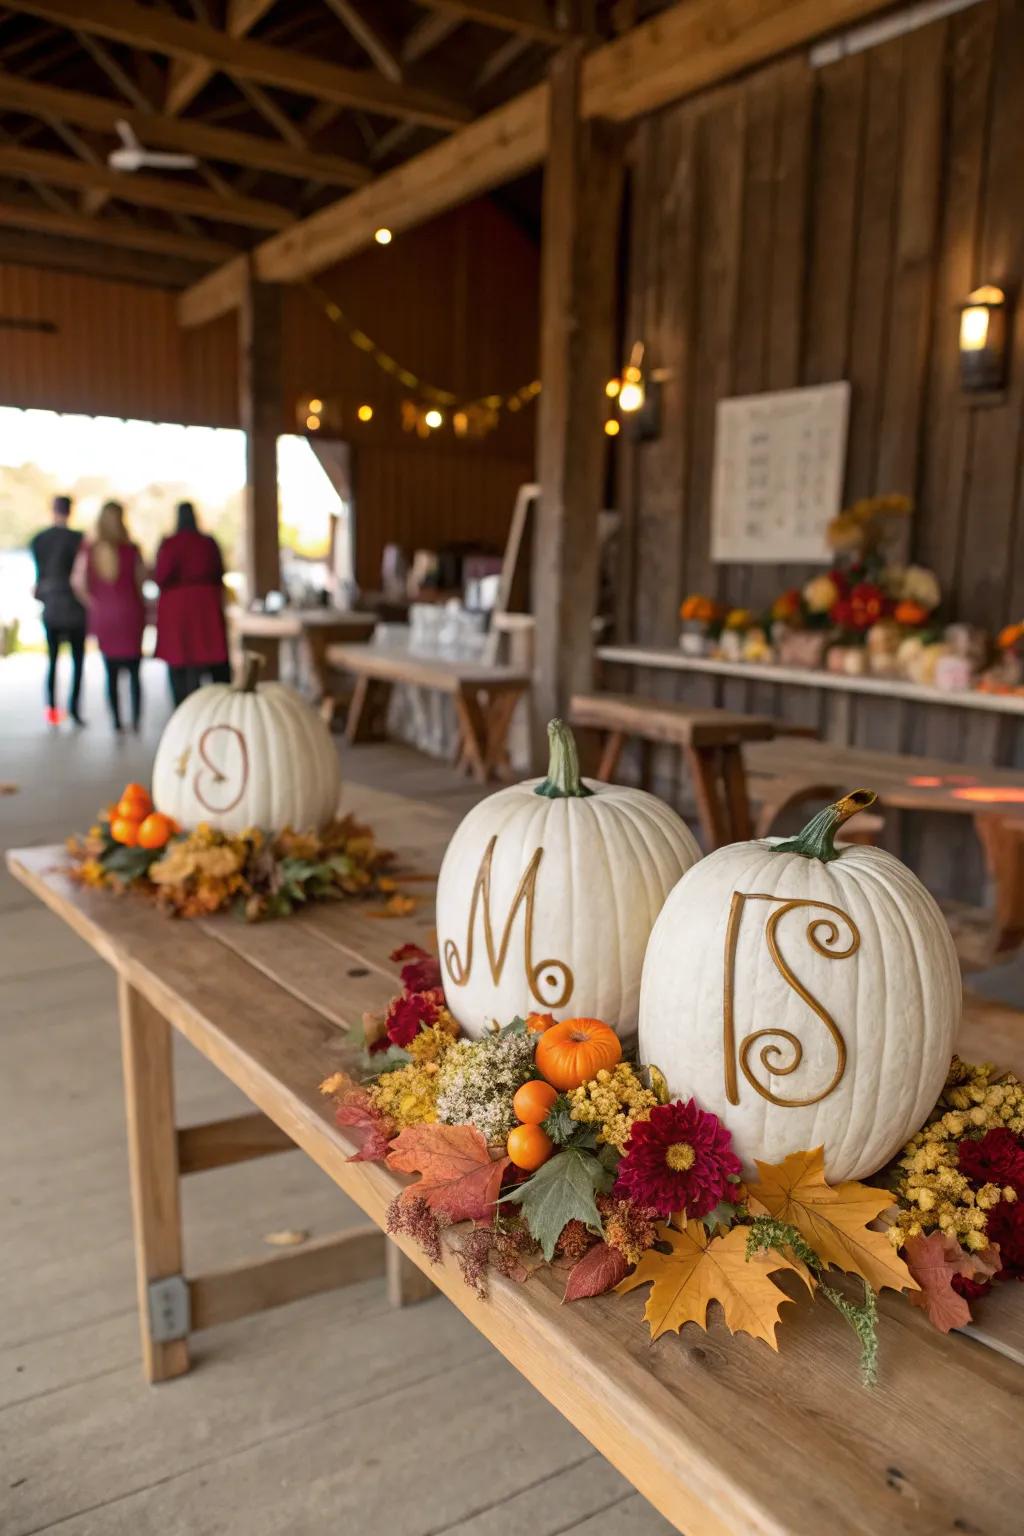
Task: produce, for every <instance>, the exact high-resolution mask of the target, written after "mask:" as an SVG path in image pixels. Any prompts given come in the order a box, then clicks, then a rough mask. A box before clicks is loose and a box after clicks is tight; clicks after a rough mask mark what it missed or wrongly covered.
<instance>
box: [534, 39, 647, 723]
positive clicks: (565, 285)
mask: <svg viewBox="0 0 1024 1536" xmlns="http://www.w3.org/2000/svg"><path fill="white" fill-rule="evenodd" d="M582 64H583V53H582V45H581V44H579V43H573V44H571V45H570V46H569V47H567V48H565V49H563V50H562V52H561V53H559V54H558V55H557V57H556V58H555V59H554V61H553V62H552V65H551V72H550V87H551V90H550V98H549V128H548V158H547V167H546V170H545V175H544V210H543V223H542V243H541V326H540V376H541V378H542V379H543V380H544V389H543V391H542V393H541V396H540V400H539V403H538V417H537V479H538V482H539V484H540V488H541V494H540V505H539V508H538V512H537V522H536V527H535V531H534V538H533V551H534V558H533V585H532V591H533V603H532V607H533V611H534V613H535V614H536V616H537V622H536V630H535V635H534V679H533V694H532V700H531V705H532V711H533V716H534V740H535V742H536V743H537V744H538V745H539V744H540V743H541V742H543V740H544V726H545V724H546V722H547V721H548V720H551V719H553V718H554V717H555V716H559V715H564V714H565V711H566V708H567V706H568V703H569V699H570V697H571V696H572V695H573V694H574V693H586V692H588V691H589V690H590V689H591V687H592V686H593V666H594V640H593V633H592V620H593V616H594V613H595V611H596V608H597V550H598V536H597V525H598V514H599V513H600V510H601V505H602V499H603V491H604V468H605V455H604V451H603V448H604V443H605V438H604V435H603V432H602V425H603V418H604V414H605V409H604V407H605V399H604V389H603V385H604V381H605V380H606V379H607V377H608V374H609V370H610V368H611V366H612V360H613V356H614V346H615V298H616V282H617V275H616V261H615V251H616V244H617V241H618V231H619V216H620V211H621V201H622V188H623V182H624V176H625V164H624V158H623V144H622V134H621V131H620V130H616V129H614V128H612V127H611V126H610V125H609V124H607V123H604V122H598V121H594V120H591V121H589V122H585V121H584V120H583V119H582V117H581V116H580V97H581V86H582Z"/></svg>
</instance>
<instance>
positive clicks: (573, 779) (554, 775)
mask: <svg viewBox="0 0 1024 1536" xmlns="http://www.w3.org/2000/svg"><path fill="white" fill-rule="evenodd" d="M548 749H549V756H548V776H547V778H546V779H544V781H543V782H542V783H540V784H538V785H537V788H536V789H535V790H534V794H537V795H547V797H548V799H549V800H571V799H577V800H579V799H582V798H583V797H584V796H586V795H592V794H593V793H594V791H593V790H592V789H588V788H587V786H586V785H585V784H584V782H583V780H582V779H581V778H580V760H579V756H578V755H577V752H576V738H575V737H574V736H573V734H572V731H570V729H569V727H568V726H567V725H566V724H565V722H564V721H563V720H549V721H548Z"/></svg>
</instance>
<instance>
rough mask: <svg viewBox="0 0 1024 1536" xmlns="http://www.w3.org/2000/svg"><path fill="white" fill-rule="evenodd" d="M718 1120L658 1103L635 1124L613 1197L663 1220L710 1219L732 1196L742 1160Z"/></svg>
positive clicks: (688, 1108) (693, 1109) (687, 1106)
mask: <svg viewBox="0 0 1024 1536" xmlns="http://www.w3.org/2000/svg"><path fill="white" fill-rule="evenodd" d="M731 1141H732V1138H731V1137H730V1135H729V1132H728V1131H727V1130H726V1129H725V1126H724V1125H723V1124H722V1122H721V1121H720V1120H719V1118H718V1116H717V1115H709V1114H707V1113H705V1111H704V1110H702V1109H698V1107H697V1105H696V1103H695V1102H694V1100H693V1099H690V1100H689V1101H688V1102H687V1103H686V1104H683V1103H682V1102H681V1101H679V1100H677V1101H676V1103H674V1104H659V1105H657V1106H656V1107H655V1108H654V1109H652V1110H651V1113H650V1115H649V1116H648V1118H647V1119H646V1120H638V1121H636V1122H635V1123H634V1125H633V1129H632V1130H631V1132H630V1135H629V1140H628V1141H627V1142H626V1153H625V1156H624V1157H623V1159H622V1162H621V1163H620V1164H619V1173H618V1179H617V1181H616V1184H615V1190H614V1193H615V1194H617V1195H621V1196H624V1197H625V1198H626V1199H627V1200H633V1201H635V1202H636V1203H637V1205H642V1206H646V1207H647V1208H648V1209H649V1210H651V1211H655V1212H657V1214H658V1215H659V1216H664V1217H669V1216H671V1215H673V1214H674V1212H676V1211H684V1212H685V1213H686V1215H687V1216H693V1217H700V1216H706V1215H707V1214H708V1212H709V1211H713V1210H714V1208H715V1206H716V1205H717V1204H718V1203H719V1201H720V1200H721V1199H723V1198H724V1196H725V1195H726V1194H727V1193H728V1191H729V1188H730V1184H729V1179H730V1176H735V1177H737V1178H738V1177H739V1174H740V1160H739V1158H738V1157H737V1156H736V1154H735V1153H734V1152H733V1151H732V1150H731Z"/></svg>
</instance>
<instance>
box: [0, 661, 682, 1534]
mask: <svg viewBox="0 0 1024 1536" xmlns="http://www.w3.org/2000/svg"><path fill="white" fill-rule="evenodd" d="M41 676H42V663H41V661H40V659H39V658H35V657H15V658H13V659H10V660H7V661H0V782H10V783H15V784H17V785H18V786H19V791H18V793H17V794H14V795H11V796H8V797H0V842H2V843H3V845H4V846H5V847H9V846H13V845H24V844H29V843H36V842H43V841H46V842H52V841H56V840H58V839H59V838H61V837H63V836H64V835H65V834H66V833H67V832H68V831H69V830H72V829H74V828H81V827H85V826H87V825H88V824H89V821H90V819H91V817H92V815H93V813H94V812H95V809H96V807H97V806H98V805H100V804H101V803H104V802H105V801H107V800H108V799H109V798H110V794H111V792H112V790H113V789H114V788H116V787H118V786H119V785H121V784H122V783H124V782H125V781H126V780H127V779H129V778H138V779H142V780H146V779H147V778H148V774H149V767H150V764H151V762H152V756H153V752H154V749H155V746H156V741H157V739H158V736H159V733H160V730H161V728H162V726H163V724H164V721H165V719H166V717H167V713H168V709H167V699H166V685H165V678H164V676H163V669H162V668H161V667H160V666H159V665H158V664H156V663H149V664H147V666H146V668H145V685H146V689H147V704H148V710H147V718H146V728H145V733H144V734H143V735H142V736H141V737H140V738H135V737H131V736H126V737H120V738H117V737H114V736H113V735H112V734H111V732H110V728H109V726H108V724H107V723H106V719H105V716H104V711H103V702H102V691H101V681H100V675H99V669H98V667H97V666H96V665H95V662H94V661H93V662H91V664H90V668H89V675H88V681H87V696H86V700H85V712H86V715H87V718H88V720H89V727H88V729H87V730H86V731H84V732H81V733H76V732H72V731H66V730H63V729H62V730H60V731H58V732H49V731H47V729H46V728H45V727H44V725H43V721H42V704H41V697H40V689H41ZM345 771H346V773H347V774H348V776H349V777H350V778H352V779H359V778H366V779H372V780H373V782H375V783H377V784H381V785H383V786H384V787H387V788H394V789H396V790H399V791H404V792H407V793H415V794H417V795H419V796H421V797H423V796H432V795H435V794H442V795H444V796H445V798H446V799H448V800H449V801H450V803H452V804H453V805H456V806H459V805H462V804H463V803H465V804H466V805H467V806H468V804H469V803H470V802H471V801H472V799H473V798H475V792H474V791H471V790H467V788H466V786H465V782H464V781H462V780H459V779H456V777H455V775H454V774H453V773H452V771H451V770H450V769H448V768H447V767H445V766H443V765H434V764H431V763H429V762H428V761H427V760H425V759H423V758H422V757H419V756H418V755H416V754H415V753H412V752H410V751H408V750H406V749H403V748H398V747H394V748H390V747H389V748H377V747H369V748H361V749H357V750H355V751H353V752H351V753H348V752H347V753H346V763H345ZM0 981H2V984H3V990H2V998H3V1005H2V1028H0V1211H2V1215H0V1233H2V1238H0V1297H2V1305H0V1536H33V1533H37V1532H42V1531H51V1530H54V1531H59V1532H61V1533H62V1536H235V1533H238V1536H277V1533H281V1536H285V1533H287V1536H328V1533H330V1536H356V1533H371V1536H376V1533H378V1532H380V1533H382V1536H383V1533H387V1536H442V1533H445V1536H512V1533H516V1536H518V1533H519V1532H521V1531H523V1530H526V1531H529V1532H530V1536H563V1533H569V1532H572V1533H574V1536H665V1533H667V1532H669V1530H670V1529H671V1528H670V1527H669V1526H668V1524H667V1523H666V1522H665V1521H664V1520H663V1519H662V1518H661V1517H660V1516H659V1515H657V1514H656V1513H655V1512H654V1511H653V1510H652V1509H651V1508H650V1506H649V1505H648V1504H646V1503H645V1501H644V1500H643V1499H642V1498H640V1497H639V1496H638V1495H637V1494H635V1493H634V1492H633V1491H632V1489H631V1488H630V1486H629V1485H628V1484H627V1483H626V1482H624V1481H623V1479H622V1478H621V1477H619V1476H618V1474H617V1473H616V1472H614V1471H613V1470H612V1468H611V1467H610V1466H609V1465H608V1464H607V1463H606V1462H605V1461H604V1460H603V1459H602V1458H601V1457H600V1456H598V1455H596V1454H595V1453H594V1452H593V1451H592V1450H591V1449H590V1447H589V1446H588V1445H587V1443H586V1442H585V1441H584V1440H583V1439H581V1437H580V1436H579V1435H578V1434H576V1432H575V1431H574V1430H573V1429H571V1428H570V1427H569V1425H568V1424H567V1423H566V1422H565V1421H564V1420H563V1419H562V1418H561V1417H560V1415H558V1414H557V1413H555V1412H554V1410H553V1409H551V1408H549V1407H548V1406H547V1404H546V1403H544V1401H543V1400H542V1399H541V1398H540V1397H539V1396H538V1395H537V1394H536V1393H535V1392H534V1390H533V1389H532V1388H531V1387H530V1386H528V1385H527V1383H526V1382H524V1381H523V1380H522V1379H521V1378H520V1377H519V1376H518V1375H517V1374H516V1372H515V1371H513V1370H512V1369H511V1368H510V1367H509V1366H507V1365H506V1364H505V1363H504V1361H503V1360H502V1359H501V1358H500V1357H499V1356H498V1355H497V1354H495V1352H494V1351H493V1350H492V1349H491V1348H490V1346H489V1345H488V1344H487V1343H486V1342H485V1341H484V1340H483V1339H482V1338H481V1337H480V1336H479V1335H478V1334H477V1333H476V1332H475V1331H474V1330H473V1329H472V1328H471V1327H470V1326H469V1324H468V1323H466V1322H465V1321H464V1320H463V1319H462V1317H461V1316H460V1314H459V1313H458V1312H456V1311H455V1309H454V1308H453V1307H452V1306H450V1305H449V1303H447V1302H446V1301H444V1300H443V1299H442V1298H440V1297H438V1298H436V1299H434V1300H431V1301H429V1302H425V1303H423V1304H421V1305H420V1306H417V1307H411V1308H408V1309H406V1310H403V1311H392V1310H391V1309H390V1308H389V1307H388V1306H387V1304H386V1302H385V1298H384V1290H383V1285H382V1283H380V1282H367V1283H365V1284H362V1285H357V1286H353V1287H351V1288H349V1289H347V1290H343V1291H339V1292H336V1293H334V1294H327V1295H324V1296H319V1297H316V1298H313V1299H311V1300H309V1301H304V1302H300V1303H296V1304H294V1305H293V1306H290V1307H284V1308H281V1309H279V1310H278V1311H276V1312H269V1313H264V1314H263V1315H261V1316H257V1317H253V1318H249V1319H245V1320H243V1321H241V1322H237V1323H232V1324H230V1325H226V1326H224V1327H222V1328H218V1329H213V1330H211V1331H210V1332H208V1333H204V1334H201V1335H199V1336H198V1337H197V1339H196V1346H195V1351H194V1355H195V1362H196V1363H195V1369H194V1370H193V1372H192V1373H191V1374H190V1375H189V1376H186V1377H183V1378H182V1379H180V1380H178V1381H175V1382H171V1383H168V1384H165V1385H164V1386H161V1387H157V1388H149V1387H147V1386H145V1385H144V1384H143V1382H142V1378H141V1375H140V1373H139V1365H138V1347H137V1338H136V1318H135V1299H134V1277H133V1272H132V1250H131V1236H130V1215H129V1202H128V1186H127V1178H126V1170H125V1158H124V1121H123V1110H122V1103H121V1083H120V1065H119V1056H118V1046H117V1033H116V1024H115V1011H114V989H113V983H112V979H111V976H110V973H109V971H108V970H107V968H106V967H105V966H104V965H103V964H102V963H101V962H99V961H98V960H96V959H94V958H93V957H92V955H91V952H90V951H89V950H88V949H86V947H85V946H84V945H82V944H81V943H80V941H79V940H77V939H76V938H74V936H73V935H72V934H70V933H69V932H68V930H67V929H66V928H65V927H64V926H63V925H62V924H61V923H59V922H58V921H57V920H56V919H55V918H52V917H51V916H50V915H49V914H48V913H46V912H45V911H44V910H43V909H42V908H41V907H40V906H39V905H37V904H36V903H35V902H33V901H32V900H31V898H30V897H29V896H28V895H27V893H26V892H25V891H24V890H23V889H22V888H21V887H20V886H18V885H17V884H15V882H13V881H12V880H11V879H10V877H9V876H8V875H7V874H6V872H4V873H3V874H0ZM178 1089H179V1115H180V1118H181V1120H182V1121H183V1122H184V1123H188V1122H193V1121H201V1120H207V1119H211V1118H214V1117H217V1116H221V1115H226V1114H231V1113H235V1112H238V1111H239V1110H240V1109H242V1108H243V1107H244V1105H243V1103H242V1101H241V1100H240V1098H239V1096H238V1095H237V1094H236V1093H235V1092H234V1090H233V1089H231V1088H230V1087H229V1086H228V1085H226V1084H225V1083H224V1082H223V1080H222V1079H221V1078H220V1077H219V1075H218V1074H217V1073H216V1072H214V1071H213V1069H212V1068H210V1067H209V1066H208V1065H207V1064H206V1063H205V1062H203V1061H202V1060H201V1059H200V1058H199V1057H198V1056H196V1055H195V1053H194V1052H192V1051H191V1050H190V1049H189V1047H188V1046H182V1047H181V1049H180V1050H179V1053H178ZM355 1219H356V1211H355V1208H354V1207H353V1206H351V1205H350V1204H349V1202H348V1201H346V1199H345V1197H344V1196H343V1195H342V1194H341V1193H340V1192H339V1191H338V1190H337V1189H336V1187H335V1186H334V1185H333V1184H332V1183H331V1182H330V1181H329V1180H328V1179H327V1178H326V1177H325V1176H324V1175H323V1174H321V1173H320V1172H319V1171H318V1170H317V1169H316V1168H315V1167H314V1166H313V1165H312V1163H310V1162H309V1161H308V1160H307V1159H306V1158H303V1157H301V1156H300V1155H299V1154H294V1155H289V1156H285V1157H277V1158H269V1159H267V1160H265V1161H261V1162H258V1163H252V1164H249V1165H242V1166H240V1167H237V1168H232V1169H227V1170H224V1171H222V1172H217V1173H209V1174H206V1175H204V1176H202V1177H199V1178H195V1179H190V1180H187V1181H186V1183H185V1225H186V1233H187V1240H188V1241H187V1248H188V1263H189V1267H190V1268H192V1269H193V1270H197V1269H205V1268H209V1267H213V1266H217V1265H223V1264H229V1263H231V1262H233V1261H236V1260H238V1259H242V1258H245V1257H246V1256H253V1255H258V1254H260V1253H261V1252H262V1253H269V1252H271V1251H272V1250H271V1249H270V1248H268V1247H266V1246H265V1238H266V1235H267V1234H268V1233H271V1232H276V1231H280V1230H282V1229H285V1228H291V1229H295V1228H300V1229H303V1230H306V1231H308V1232H309V1233H310V1234H311V1235H314V1236H315V1235H317V1234H321V1233H324V1232H328V1231H331V1230H335V1229H337V1228H338V1227H339V1226H340V1225H343V1224H344V1223H345V1221H346V1220H355Z"/></svg>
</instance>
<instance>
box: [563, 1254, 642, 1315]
mask: <svg viewBox="0 0 1024 1536" xmlns="http://www.w3.org/2000/svg"><path fill="white" fill-rule="evenodd" d="M628 1268H629V1265H628V1263H627V1262H626V1260H625V1259H624V1258H623V1256H622V1254H621V1253H620V1252H619V1250H618V1248H613V1247H612V1246H611V1244H610V1243H595V1244H594V1246H593V1248H588V1250H587V1252H586V1253H585V1254H584V1255H583V1257H582V1259H580V1261H579V1262H578V1263H577V1264H574V1265H573V1268H572V1272H571V1274H570V1275H569V1278H568V1280H567V1281H566V1284H565V1295H564V1296H563V1297H562V1300H563V1301H582V1300H583V1298H584V1297H585V1296H603V1295H604V1293H605V1291H610V1290H611V1288H612V1286H613V1285H618V1283H619V1281H620V1280H622V1279H623V1278H624V1276H625V1274H626V1271H627V1269H628Z"/></svg>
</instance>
